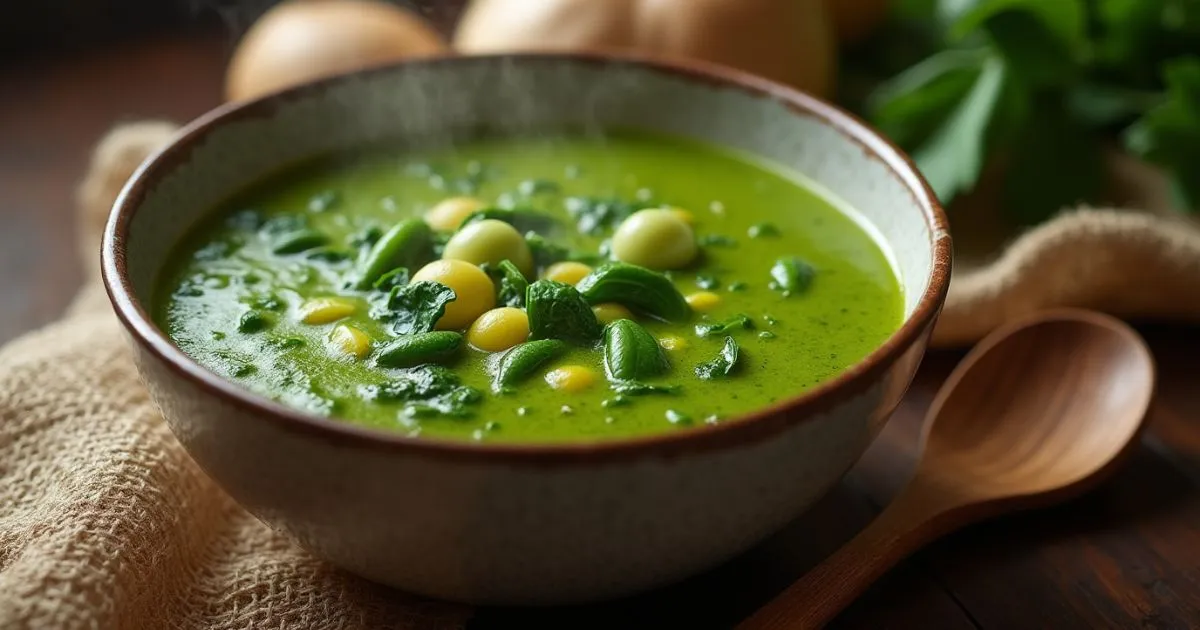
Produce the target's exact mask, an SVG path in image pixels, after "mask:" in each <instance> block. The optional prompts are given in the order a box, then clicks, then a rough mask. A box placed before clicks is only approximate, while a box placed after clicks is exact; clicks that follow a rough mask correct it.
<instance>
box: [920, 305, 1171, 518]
mask: <svg viewBox="0 0 1200 630" xmlns="http://www.w3.org/2000/svg"><path fill="white" fill-rule="evenodd" d="M1153 391H1154V362H1153V359H1152V357H1151V355H1150V351H1149V349H1148V348H1147V347H1146V345H1145V343H1144V342H1143V341H1142V340H1141V338H1140V337H1139V336H1138V334H1137V333H1136V332H1134V331H1133V330H1132V329H1130V328H1129V327H1128V326H1127V325H1125V324H1124V323H1122V322H1121V321H1119V320H1116V319H1114V318H1111V317H1109V316H1106V315H1102V314H1099V313H1094V312H1090V311H1081V310H1061V311H1055V312H1050V313H1047V314H1043V315H1040V316H1038V317H1036V318H1035V319H1033V320H1028V321H1023V322H1018V323H1016V324H1014V325H1012V326H1010V327H1008V328H1004V329H1000V330H998V331H996V332H995V333H994V334H993V335H991V336H989V337H988V338H987V339H986V340H985V341H984V342H983V343H981V344H980V345H979V346H977V347H976V348H975V349H974V350H973V351H972V352H971V353H970V354H969V355H968V356H967V357H966V358H965V359H964V360H963V362H962V363H961V364H960V365H959V366H958V368H957V369H956V370H955V371H954V373H953V374H951V376H950V378H949V379H947V381H946V383H945V384H944V385H943V387H942V389H941V390H940V392H939V394H938V396H937V397H936V398H935V399H934V401H933V404H932V406H931V407H930V410H929V414H928V418H927V421H926V423H925V431H924V435H923V437H922V443H923V452H922V456H921V459H920V465H919V467H918V468H917V473H916V476H917V477H926V478H930V479H936V480H937V482H938V486H939V488H941V489H942V491H943V492H944V493H946V496H945V499H946V500H947V501H949V500H951V499H953V498H957V499H959V500H960V501H963V502H968V503H971V504H975V503H978V502H979V501H986V500H1007V501H1011V500H1020V501H1022V502H1026V501H1033V500H1035V499H1037V498H1039V495H1049V496H1046V497H1044V498H1045V499H1047V500H1050V501H1058V500H1062V499H1065V498H1068V497H1069V496H1071V495H1073V494H1077V493H1079V492H1083V491H1085V490H1087V489H1089V488H1091V487H1092V486H1094V485H1095V484H1097V483H1099V482H1100V481H1102V480H1103V479H1104V476H1105V475H1104V473H1106V472H1109V471H1111V470H1112V469H1114V468H1115V467H1116V466H1115V465H1116V464H1117V463H1119V461H1120V460H1121V458H1122V457H1121V456H1122V455H1124V454H1125V453H1126V452H1128V451H1130V450H1132V447H1133V446H1135V445H1136V444H1137V441H1136V440H1135V439H1134V438H1135V437H1136V435H1137V433H1138V431H1139V430H1140V429H1141V427H1142V425H1143V419H1144V418H1145V417H1146V412H1147V410H1148V408H1149V405H1150V401H1151V399H1152V397H1153ZM980 507H982V506H980Z"/></svg>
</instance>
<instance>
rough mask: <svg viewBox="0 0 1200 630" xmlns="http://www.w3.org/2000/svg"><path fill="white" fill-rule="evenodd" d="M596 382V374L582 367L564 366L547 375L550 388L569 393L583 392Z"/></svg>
mask: <svg viewBox="0 0 1200 630" xmlns="http://www.w3.org/2000/svg"><path fill="white" fill-rule="evenodd" d="M595 382H596V373H595V372H594V371H592V370H591V369H590V368H586V367H584V366H582V365H564V366H562V367H560V368H555V369H553V370H550V371H549V372H547V373H546V383H547V384H548V385H550V387H552V388H554V389H557V390H561V391H564V392H568V393H575V392H581V391H583V390H585V389H587V388H589V387H591V386H592V384H593V383H595Z"/></svg>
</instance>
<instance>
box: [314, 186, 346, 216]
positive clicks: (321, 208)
mask: <svg viewBox="0 0 1200 630" xmlns="http://www.w3.org/2000/svg"><path fill="white" fill-rule="evenodd" d="M340 205H342V193H340V192H338V191H336V190H326V191H324V192H321V193H318V194H316V195H313V197H312V199H309V200H308V209H309V210H310V211H312V212H327V211H329V210H337V209H338V206H340Z"/></svg>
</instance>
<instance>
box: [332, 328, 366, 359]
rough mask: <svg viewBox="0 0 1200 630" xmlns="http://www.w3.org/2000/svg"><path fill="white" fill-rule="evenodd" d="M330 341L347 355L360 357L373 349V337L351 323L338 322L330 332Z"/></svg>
mask: <svg viewBox="0 0 1200 630" xmlns="http://www.w3.org/2000/svg"><path fill="white" fill-rule="evenodd" d="M329 342H330V343H331V344H333V347H334V348H335V349H336V350H337V351H338V352H341V353H342V354H344V355H346V356H352V357H357V358H359V359H361V358H363V357H365V356H367V352H369V351H370V350H371V338H370V337H368V336H367V333H365V332H363V331H361V330H359V329H357V328H355V327H354V326H351V325H349V324H338V325H337V326H336V327H334V329H333V332H332V333H330V334H329Z"/></svg>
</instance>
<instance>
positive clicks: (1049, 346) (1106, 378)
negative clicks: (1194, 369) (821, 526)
mask: <svg viewBox="0 0 1200 630" xmlns="http://www.w3.org/2000/svg"><path fill="white" fill-rule="evenodd" d="M1153 391H1154V361H1153V358H1152V357H1151V355H1150V351H1149V349H1147V348H1146V344H1145V342H1144V341H1142V339H1141V337H1139V336H1138V334H1137V333H1136V332H1134V331H1133V330H1132V329H1131V328H1129V327H1128V326H1126V325H1125V324H1123V323H1122V322H1120V321H1118V320H1116V319H1113V318H1111V317H1108V316H1106V315H1102V314H1099V313H1093V312H1089V311H1081V310H1060V311H1053V312H1047V313H1044V314H1040V315H1038V316H1036V317H1034V318H1032V319H1029V320H1027V321H1023V322H1019V323H1017V324H1015V325H1012V326H1009V327H1007V328H1003V329H1001V330H998V331H996V332H994V333H993V334H991V335H990V336H988V337H987V338H986V339H984V340H983V341H982V342H980V344H979V345H978V346H976V347H975V349H974V350H972V351H971V352H970V354H968V355H967V357H966V358H965V359H964V360H963V362H962V363H961V364H959V366H958V367H957V368H956V369H955V370H954V372H953V373H952V374H951V375H950V378H949V379H948V380H947V381H946V383H945V385H943V386H942V389H941V390H940V391H939V392H938V395H937V397H936V398H935V399H934V401H933V405H932V407H930V409H929V415H928V416H927V417H926V419H925V426H924V431H923V435H922V439H921V445H922V453H921V456H920V459H919V461H918V462H917V465H916V469H915V471H914V473H913V476H912V478H911V479H910V480H909V482H908V485H907V486H906V487H905V488H904V489H903V490H901V491H900V493H899V494H898V495H897V496H896V498H895V499H894V500H893V501H892V503H891V504H890V505H889V506H888V507H887V509H885V510H884V511H883V512H882V513H881V514H880V515H879V516H878V517H877V518H876V519H875V520H874V521H873V522H872V523H871V524H870V525H868V526H867V528H866V529H864V530H863V531H862V532H861V533H859V534H858V536H856V537H855V538H854V539H853V540H851V541H850V542H849V543H847V544H846V545H845V546H844V547H842V548H841V549H840V550H838V551H837V552H836V553H835V554H834V555H833V556H831V557H829V558H828V559H826V560H825V562H823V563H821V564H820V565H819V566H817V567H816V568H814V569H813V570H812V571H810V572H809V573H808V574H806V575H805V576H804V577H803V578H801V579H800V580H799V581H797V582H796V583H795V584H793V585H791V586H790V587H789V588H788V589H787V590H785V591H784V592H783V593H781V594H780V595H779V596H777V597H776V598H775V599H774V600H772V601H771V602H770V603H768V604H767V605H766V606H765V607H763V608H762V609H761V610H759V611H758V612H757V613H755V614H754V615H753V616H752V617H750V618H749V619H747V620H746V621H744V622H743V623H742V624H741V625H740V626H738V627H739V628H741V629H743V630H759V629H768V628H771V629H774V628H818V627H821V626H822V625H824V624H825V623H827V622H829V621H830V620H831V619H833V617H834V616H836V615H837V614H838V613H839V612H841V610H842V609H843V608H844V607H846V606H847V605H848V604H850V602H852V601H854V599H855V598H856V597H858V596H859V595H860V594H861V593H862V592H863V591H864V590H866V588H867V587H868V586H869V585H870V584H871V583H872V582H874V581H875V580H876V579H877V578H879V577H880V576H881V575H883V574H884V573H885V572H886V571H887V570H888V569H890V568H891V567H892V566H894V565H895V564H896V563H898V562H899V561H900V560H902V559H904V558H905V557H906V556H908V555H909V554H911V553H913V552H915V551H916V550H918V549H920V548H921V547H922V546H923V545H925V544H926V543H929V542H931V541H933V540H934V539H936V538H938V537H940V536H944V535H946V534H948V533H950V532H952V531H954V530H956V529H958V528H960V527H963V526H965V525H968V524H971V523H974V522H977V521H981V520H984V519H987V518H991V517H994V516H998V515H1001V514H1003V513H1005V512H1011V511H1015V510H1021V509H1026V508H1031V507H1038V506H1045V505H1048V504H1052V503H1056V502H1059V501H1063V500H1065V499H1068V498H1071V497H1074V496H1076V495H1078V494H1080V493H1082V492H1084V491H1086V490H1088V489H1090V488H1092V487H1093V486H1095V485H1096V484H1098V483H1099V482H1100V481H1102V480H1103V479H1104V478H1105V477H1106V476H1107V475H1109V474H1110V473H1112V472H1113V470H1115V469H1116V467H1117V465H1118V463H1119V462H1120V461H1121V459H1122V457H1123V456H1124V455H1127V454H1128V453H1129V452H1131V451H1132V450H1133V447H1134V446H1135V445H1136V444H1137V437H1138V434H1139V432H1140V430H1141V428H1142V425H1143V423H1144V421H1145V418H1146V415H1147V411H1148V409H1149V406H1150V401H1151V398H1152V397H1153Z"/></svg>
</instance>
